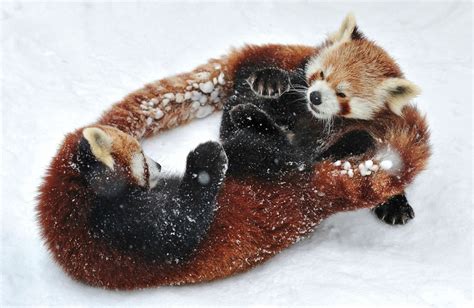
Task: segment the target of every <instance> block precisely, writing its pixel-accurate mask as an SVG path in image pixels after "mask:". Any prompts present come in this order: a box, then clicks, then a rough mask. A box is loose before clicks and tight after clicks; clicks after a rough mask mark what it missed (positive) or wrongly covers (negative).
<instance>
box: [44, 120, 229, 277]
mask: <svg viewBox="0 0 474 308" xmlns="http://www.w3.org/2000/svg"><path fill="white" fill-rule="evenodd" d="M226 167H227V157H226V155H225V152H224V150H223V148H222V147H221V146H220V145H219V143H217V142H207V143H203V144H201V145H199V146H198V147H197V148H196V149H194V150H193V151H191V152H190V153H189V155H188V158H187V165H186V171H185V173H184V175H183V176H178V175H162V174H160V173H159V171H160V165H159V164H157V163H156V162H154V161H153V160H151V159H150V158H148V157H146V156H145V155H144V154H143V151H142V149H141V147H140V145H139V143H138V141H137V140H136V139H135V138H133V137H131V136H130V135H127V134H125V133H123V132H122V131H120V130H118V129H116V128H112V127H109V126H92V127H87V128H84V129H79V130H77V131H76V132H74V133H72V134H69V135H68V136H67V137H66V140H65V142H64V144H63V146H62V147H61V149H60V152H59V153H58V156H57V157H56V158H55V159H54V160H53V162H52V164H51V167H50V168H49V171H48V174H47V175H46V178H45V183H44V185H43V186H42V187H41V194H40V204H39V207H38V210H39V219H40V223H41V226H42V232H43V235H44V237H45V238H46V239H47V243H48V246H49V247H50V249H51V250H52V252H53V255H54V256H55V257H56V260H57V261H58V262H59V263H60V264H61V265H63V266H64V268H65V269H66V270H67V271H69V272H71V271H72V272H73V275H75V274H77V272H75V271H76V270H77V267H76V266H77V265H79V264H78V263H77V262H78V258H79V259H80V258H81V257H84V258H85V259H84V260H82V261H85V260H88V259H89V258H90V257H98V256H95V255H94V254H91V253H90V252H89V251H90V250H95V249H99V250H100V251H102V253H103V255H102V257H103V258H108V257H109V256H113V255H114V253H112V252H111V251H120V252H121V253H122V254H123V255H124V256H126V255H128V254H131V255H134V256H136V257H137V258H142V259H144V260H149V261H153V262H172V263H174V262H178V261H180V260H182V259H183V258H185V257H187V256H189V255H190V254H191V253H192V252H193V251H194V250H195V249H196V247H197V245H198V244H199V242H200V241H201V240H202V238H203V237H204V236H205V235H206V233H207V232H208V230H209V226H210V224H211V222H212V220H213V217H214V212H215V209H216V202H215V201H216V200H215V199H216V195H217V192H218V190H219V187H220V185H221V184H222V182H223V180H224V173H225V169H226ZM97 247H102V248H97ZM109 253H111V254H110V255H109ZM110 261H112V259H110ZM80 264H81V266H85V264H84V263H83V262H80ZM86 264H91V265H92V264H93V261H87V262H86ZM88 272H89V269H88V268H87V267H85V268H83V272H81V275H87V273H88ZM82 279H85V277H82Z"/></svg>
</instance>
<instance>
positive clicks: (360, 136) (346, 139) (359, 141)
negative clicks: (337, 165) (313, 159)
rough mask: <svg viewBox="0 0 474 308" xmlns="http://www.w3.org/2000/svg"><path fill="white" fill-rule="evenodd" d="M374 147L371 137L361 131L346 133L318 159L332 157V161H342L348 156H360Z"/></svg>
mask: <svg viewBox="0 0 474 308" xmlns="http://www.w3.org/2000/svg"><path fill="white" fill-rule="evenodd" d="M373 146H374V139H373V138H372V136H371V135H370V134H369V133H368V132H366V131H363V130H355V131H351V132H348V133H347V134H345V135H344V136H342V137H341V138H340V139H339V140H338V141H337V142H336V143H335V144H333V145H332V146H331V147H330V148H329V149H327V150H326V151H324V152H323V154H321V156H320V157H319V158H320V159H324V158H328V157H332V158H333V159H335V160H337V159H344V158H347V157H350V156H355V155H360V154H363V153H365V152H367V151H368V150H369V149H370V148H372V147H373Z"/></svg>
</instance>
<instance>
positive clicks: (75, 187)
mask: <svg viewBox="0 0 474 308" xmlns="http://www.w3.org/2000/svg"><path fill="white" fill-rule="evenodd" d="M314 52H316V50H315V49H314V48H311V47H304V46H284V45H266V46H262V47H258V46H248V47H245V48H244V49H241V50H240V51H234V52H232V53H231V54H230V56H228V57H225V58H222V59H223V60H222V59H221V60H219V61H218V60H212V61H214V62H213V63H216V62H219V63H221V64H222V65H223V66H224V69H225V70H226V74H228V75H229V76H233V75H232V74H234V73H235V71H236V68H237V67H238V66H239V65H242V64H243V63H246V61H255V62H258V61H272V64H273V65H275V66H278V67H282V68H285V69H291V68H293V67H295V66H297V65H298V64H299V63H301V61H304V59H305V58H306V57H307V56H308V55H310V54H311V53H314ZM268 57H270V58H271V60H269V59H268ZM212 61H211V62H212ZM175 78H178V77H175ZM185 78H187V77H185ZM160 82H162V83H163V82H164V81H160ZM178 83H179V82H176V81H175V82H174V84H178ZM231 83H232V78H230V79H229V80H228V85H227V86H228V87H230V85H231ZM170 87H171V86H170ZM169 90H170V89H169V88H166V89H165V90H163V91H165V92H164V93H166V92H167V91H169ZM152 92H153V91H152V89H149V88H145V89H143V90H139V91H138V92H135V93H133V94H131V95H130V96H128V97H127V98H126V99H125V100H124V101H122V102H121V103H118V104H116V105H114V106H113V107H112V109H111V110H109V111H108V112H107V113H106V114H105V115H104V116H103V117H102V118H101V120H100V124H107V125H112V126H115V127H119V128H121V129H123V130H125V131H126V132H128V133H130V134H132V135H133V136H138V137H141V136H146V135H151V134H153V133H156V130H147V128H146V125H144V124H143V121H144V120H145V117H144V116H143V115H142V114H141V110H139V108H137V101H138V100H139V97H141V96H143V95H152ZM153 95H161V94H160V93H158V94H157V93H153ZM148 98H149V97H148ZM173 106H176V108H177V109H176V110H175V109H173V110H172V112H176V113H179V112H181V111H182V110H184V109H185V108H186V106H187V105H185V104H182V105H177V104H176V105H173ZM188 107H189V106H188ZM179 108H182V109H179ZM173 114H175V113H173ZM130 116H132V117H134V119H135V121H137V122H134V123H129V122H128V121H127V120H126V118H127V117H130ZM163 119H164V123H167V122H166V121H168V120H169V118H166V116H165V117H164V118H163ZM186 121H187V120H183V121H182V122H180V121H178V122H177V123H174V125H179V124H181V123H185V122H186ZM347 123H349V124H347V125H348V126H353V127H356V126H360V125H364V127H365V128H366V129H368V130H369V131H370V132H371V134H373V135H374V136H375V137H376V138H378V139H379V144H378V145H379V146H381V145H389V146H390V147H391V148H392V149H395V150H397V151H398V152H399V154H400V156H401V159H402V162H403V168H402V170H401V171H400V172H399V173H398V174H397V175H390V174H388V173H386V172H384V171H378V172H376V173H375V174H373V175H371V176H367V177H362V176H360V175H359V174H356V175H355V176H354V177H353V178H350V177H348V176H343V175H340V174H339V173H338V172H335V170H336V167H334V165H333V164H332V162H330V161H323V162H321V163H318V164H317V165H315V166H314V169H313V171H312V172H311V173H310V174H306V173H304V174H301V173H294V174H290V175H288V177H287V178H286V179H285V181H282V182H280V183H278V184H276V183H269V182H265V181H259V180H256V179H243V180H238V179H235V178H227V179H226V181H225V183H224V186H223V189H222V190H221V192H220V194H219V197H218V204H219V207H218V211H217V212H216V217H215V219H214V222H213V223H212V226H211V229H210V231H209V233H208V235H207V237H206V239H205V240H203V241H202V242H201V244H200V246H199V249H198V250H197V251H196V253H195V254H194V255H193V256H192V257H191V258H190V259H189V260H188V261H187V262H183V263H181V264H177V265H163V264H155V263H152V262H149V261H146V260H144V259H141V258H140V257H138V256H136V255H133V254H131V253H126V252H123V251H118V250H116V249H113V248H112V247H110V246H108V245H106V244H105V243H103V242H100V241H99V240H97V239H95V238H93V237H92V236H91V234H90V233H89V232H88V228H87V220H88V214H89V210H90V204H89V202H90V200H89V199H88V195H89V194H88V193H89V192H88V191H86V190H84V184H83V182H82V180H81V178H80V176H79V174H78V173H77V172H76V171H74V169H73V168H72V167H71V166H70V165H69V164H67V162H68V161H69V160H70V158H71V156H72V155H73V154H74V153H75V151H76V150H77V144H78V140H79V138H80V136H81V134H80V133H81V130H78V131H76V132H75V133H72V134H69V135H68V136H67V137H66V140H65V142H64V144H63V145H62V146H61V148H60V150H59V152H58V154H57V155H56V156H55V158H54V159H53V161H52V163H51V166H50V168H49V170H48V173H47V175H46V177H45V180H44V183H43V185H42V186H41V189H40V192H41V193H40V196H39V205H38V212H39V220H40V224H41V227H42V233H43V237H44V238H45V240H46V242H47V246H48V248H49V250H50V251H51V253H52V255H53V256H54V258H55V260H56V261H57V262H58V263H59V264H60V265H61V266H62V268H63V269H64V270H65V271H66V272H67V273H68V274H69V275H71V276H72V277H74V278H75V279H78V280H79V281H82V282H85V283H88V284H91V285H94V286H100V287H106V288H112V289H115V288H117V289H136V288H145V287H150V286H158V285H167V284H182V283H196V282H201V281H210V280H214V279H218V278H223V277H227V276H230V275H232V274H235V273H238V272H242V271H246V270H248V269H250V268H252V267H253V266H255V265H257V264H259V263H261V262H264V261H265V260H267V259H268V258H270V257H271V256H273V255H275V254H276V253H278V252H280V251H281V250H282V249H284V248H286V247H288V246H289V245H291V244H292V243H294V242H295V241H296V240H297V239H298V238H300V237H302V236H304V235H307V234H308V233H309V232H311V231H312V230H313V229H314V227H315V226H316V225H317V224H318V223H319V222H320V221H321V220H322V219H324V218H326V217H328V216H329V215H331V214H333V213H336V212H340V211H350V210H355V209H359V208H369V207H373V206H375V205H377V204H379V203H381V202H383V201H385V200H386V199H387V198H388V197H390V196H392V195H394V194H397V193H400V192H401V191H402V190H403V189H404V188H405V186H406V185H407V184H408V183H410V182H411V181H412V180H413V178H414V177H415V176H416V175H417V174H418V173H419V172H420V171H421V170H423V168H424V167H425V165H426V163H427V160H428V157H429V140H428V138H429V133H428V130H427V126H426V122H425V119H424V118H423V117H421V116H420V115H419V113H418V112H417V110H416V109H415V108H412V107H405V109H404V113H403V116H402V117H399V116H396V115H394V114H392V113H390V112H386V113H382V114H380V115H379V116H378V117H376V120H375V121H370V122H367V121H365V122H364V121H362V122H361V121H352V122H351V121H348V122H347ZM163 127H164V128H166V127H168V126H167V125H165V124H164V125H163ZM345 129H346V130H350V129H351V127H346V128H345ZM372 154H373V153H367V155H366V156H365V157H358V158H357V159H355V158H354V159H352V161H351V162H352V164H353V165H355V164H357V163H358V162H361V161H363V160H364V159H367V158H369V157H372V156H370V155H372Z"/></svg>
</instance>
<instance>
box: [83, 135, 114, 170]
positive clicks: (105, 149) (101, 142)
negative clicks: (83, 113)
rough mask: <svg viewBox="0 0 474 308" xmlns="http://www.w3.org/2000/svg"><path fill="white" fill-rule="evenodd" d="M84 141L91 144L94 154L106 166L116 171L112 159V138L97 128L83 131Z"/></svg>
mask: <svg viewBox="0 0 474 308" xmlns="http://www.w3.org/2000/svg"><path fill="white" fill-rule="evenodd" d="M82 135H83V137H84V139H85V140H86V141H87V142H88V143H89V146H90V149H91V152H92V154H93V155H94V156H95V158H96V159H97V160H98V161H100V162H102V163H103V164H104V165H106V166H107V167H109V168H110V169H111V170H114V159H113V157H112V141H113V140H112V138H111V137H110V136H109V135H107V133H106V132H105V131H103V130H102V129H100V128H97V127H88V128H85V129H84V130H83V131H82Z"/></svg>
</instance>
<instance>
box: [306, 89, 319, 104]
mask: <svg viewBox="0 0 474 308" xmlns="http://www.w3.org/2000/svg"><path fill="white" fill-rule="evenodd" d="M309 100H310V101H311V103H312V104H313V105H321V103H322V101H321V92H319V91H313V92H311V93H310V94H309Z"/></svg>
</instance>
